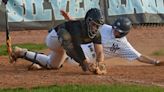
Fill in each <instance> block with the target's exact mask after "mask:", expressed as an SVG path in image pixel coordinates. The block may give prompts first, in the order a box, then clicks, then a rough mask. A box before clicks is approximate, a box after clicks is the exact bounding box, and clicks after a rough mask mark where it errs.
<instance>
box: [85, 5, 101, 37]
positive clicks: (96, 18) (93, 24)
mask: <svg viewBox="0 0 164 92" xmlns="http://www.w3.org/2000/svg"><path fill="white" fill-rule="evenodd" d="M85 22H86V24H87V29H88V30H87V31H88V36H89V37H90V38H94V37H95V36H96V34H97V32H98V31H99V28H100V27H101V26H102V25H103V24H104V19H103V15H102V13H101V11H100V10H99V9H97V8H91V9H90V10H88V12H87V13H86V16H85Z"/></svg>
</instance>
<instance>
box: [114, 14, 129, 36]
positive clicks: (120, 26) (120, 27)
mask: <svg viewBox="0 0 164 92" xmlns="http://www.w3.org/2000/svg"><path fill="white" fill-rule="evenodd" d="M131 26H132V23H131V21H130V19H129V18H127V17H119V18H118V19H117V20H116V21H115V22H114V23H113V24H112V28H113V29H114V30H115V31H118V32H119V33H120V36H119V37H118V38H121V37H124V36H126V35H127V34H128V33H129V31H130V28H131Z"/></svg>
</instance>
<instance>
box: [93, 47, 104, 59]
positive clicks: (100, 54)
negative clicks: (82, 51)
mask: <svg viewBox="0 0 164 92" xmlns="http://www.w3.org/2000/svg"><path fill="white" fill-rule="evenodd" d="M94 48H95V52H96V61H97V62H104V53H103V46H102V44H94Z"/></svg>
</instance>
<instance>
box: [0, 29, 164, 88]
mask: <svg viewBox="0 0 164 92" xmlns="http://www.w3.org/2000/svg"><path fill="white" fill-rule="evenodd" d="M163 29H164V27H159V28H155V27H141V28H137V29H133V30H132V31H131V32H130V34H129V35H128V39H129V41H130V42H131V44H132V45H133V46H134V47H135V48H136V49H137V50H138V51H139V52H141V53H142V54H145V55H149V56H151V57H153V58H157V59H160V60H164V56H153V55H152V53H153V52H154V51H157V50H161V49H164V31H163ZM4 35H5V33H3V32H0V44H4V43H5V37H4ZM46 35H47V31H46V30H43V31H16V32H11V37H12V43H14V44H15V43H29V42H35V43H43V42H44V39H45V37H46ZM44 52H47V50H45V51H44ZM18 61H19V62H17V63H16V64H9V62H8V57H6V56H0V88H16V87H35V86H44V85H55V84H61V85H63V84H111V83H135V84H141V85H157V86H163V87H164V66H152V65H148V64H143V63H139V62H137V61H134V62H127V61H126V60H123V59H120V58H113V59H110V60H106V61H105V62H106V63H107V67H108V74H107V75H101V76H98V75H93V74H91V73H84V72H82V70H81V69H80V67H78V66H77V65H73V64H70V63H68V62H66V63H65V64H64V67H63V68H62V69H60V70H37V71H28V70H27V67H28V66H29V65H30V63H29V62H27V61H25V60H21V59H19V60H18Z"/></svg>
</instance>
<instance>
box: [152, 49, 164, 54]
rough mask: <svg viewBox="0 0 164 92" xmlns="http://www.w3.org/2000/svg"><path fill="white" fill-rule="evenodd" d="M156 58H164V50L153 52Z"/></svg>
mask: <svg viewBox="0 0 164 92" xmlns="http://www.w3.org/2000/svg"><path fill="white" fill-rule="evenodd" d="M153 55H155V56H164V49H161V50H158V51H155V52H153Z"/></svg>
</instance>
